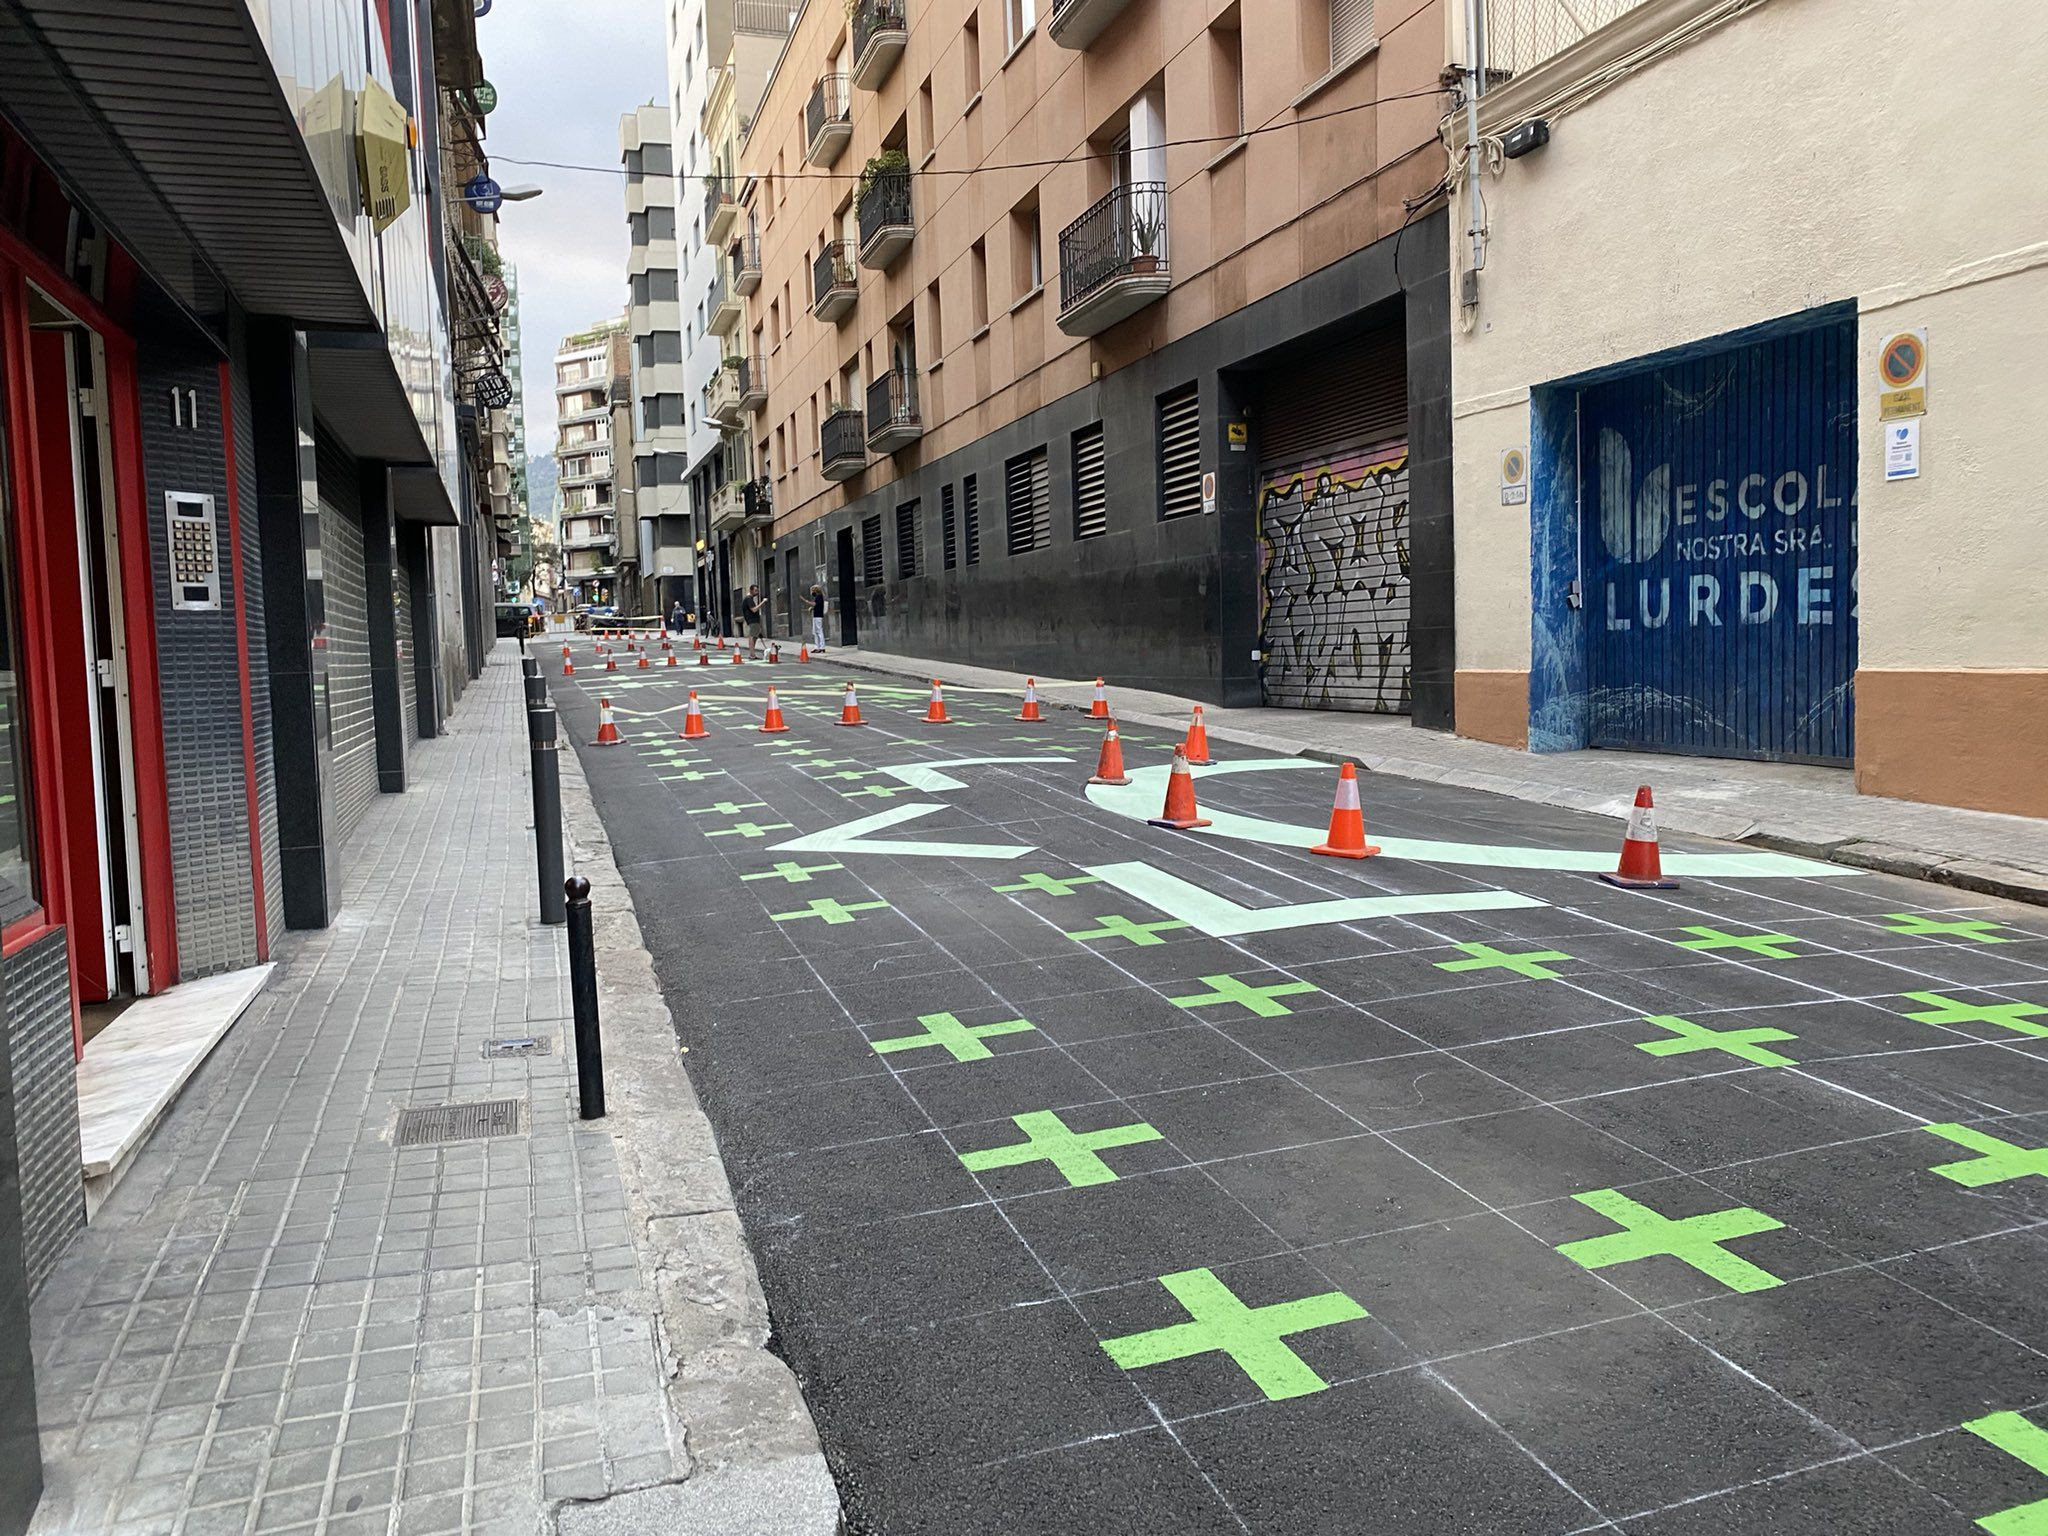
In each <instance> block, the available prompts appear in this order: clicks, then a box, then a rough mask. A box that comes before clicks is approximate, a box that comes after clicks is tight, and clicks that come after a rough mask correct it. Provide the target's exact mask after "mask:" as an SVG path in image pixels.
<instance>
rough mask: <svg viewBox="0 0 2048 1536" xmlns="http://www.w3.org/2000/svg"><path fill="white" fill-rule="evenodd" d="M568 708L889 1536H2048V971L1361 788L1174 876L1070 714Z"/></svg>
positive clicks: (1973, 924) (706, 688)
mask: <svg viewBox="0 0 2048 1536" xmlns="http://www.w3.org/2000/svg"><path fill="white" fill-rule="evenodd" d="M548 654H549V655H550V656H551V657H552V654H553V653H548ZM576 657H577V668H578V675H577V676H576V677H575V679H573V680H565V679H562V678H559V677H557V678H555V680H554V691H555V696H556V698H557V700H558V702H559V703H560V706H561V708H562V711H563V716H564V723H565V731H566V734H567V735H568V736H569V737H570V738H571V739H572V740H573V741H574V742H575V743H576V744H577V746H578V749H579V751H580V752H581V753H582V757H583V763H584V767H585V770H586V773H587V775H588V778H589V780H590V784H591V787H592V790H593V791H594V793H595V795H596V797H597V803H598V806H599V809H600V811H601V812H602V814H603V816H604V819H605V822H606V825H607V827H608V829H609V831H610V834H611V837H612V840H613V844H614V847H615V849H616V850H617V852H618V854H619V857H620V858H621V860H622V863H623V865H624V870H625V874H626V877H627V880H628V882H629V884H630V886H631V889H632V891H633V894H634V900H635V902H636V904H637V906H638V908H639V917H640V922H641V925H642V928H643V930H644V932H645V934H646V937H647V942H648V944H649V945H650V946H651V947H652V949H653V952H654V956H655V962H656V966H657V970H658V973H659V975H660V977H661V980H662V984H663V987H664V989H665V990H666V992H667V994H668V1001H669V1004H670V1006H671V1008H672V1009H673V1011H674V1013H675V1015H676V1018H677V1019H678V1021H679V1025H678V1027H679V1029H680V1031H681V1033H682V1036H683V1041H684V1044H686V1045H687V1046H688V1047H689V1051H690V1054H689V1058H688V1060H689V1066H690V1071H691V1075H692V1077H693V1079H694V1080H695V1082H696V1084H697V1087H698V1090H699V1092H700V1094H701V1095H702V1097H703V1100H704V1103H705V1105H706V1108H707V1109H708V1111H709V1113H710V1115H711V1118H712V1121H713V1123H714V1125H715V1126H716V1128H717V1130H718V1133H719V1137H720V1143H721V1147H722V1150H723V1153H724V1155H725V1158H726V1161H727V1165H728V1167H729V1169H730V1172H731V1176H732V1182H733V1185H734V1188H735V1191H736V1193H737V1197H738V1200H739V1203H740V1210H741V1214H742V1216H743V1218H744V1220H745V1223H746V1226H747V1230H748V1233H749V1235H750V1237H751V1239H752V1241H753V1243H754V1245H755V1250H756V1254H757V1257H758V1260H759V1264H760V1269H761V1276H762V1280H763V1283H764V1285H765V1286H766V1289H767V1294H768V1299H769V1302H770V1304H771V1307H772V1309H773V1314H774V1317H775V1321H776V1328H777V1345H778V1347H779V1349H780V1350H781V1351H782V1353H783V1354H784V1356H785V1358H786V1359H787V1360H788V1361H789V1363H790V1364H791V1366H792V1367H793V1368H794V1369H795V1370H796V1372H797V1374H798V1376H799V1378H800V1379H801V1381H802V1383H803V1386H804V1391H805V1393H806V1396H807V1398H808V1400H809V1401H810V1403H811V1406H812V1409H813V1412H814V1413H815V1415H816V1418H817V1421H818V1425H819V1429H820V1431H821V1433H822V1435H823V1437H824V1440H825V1445H826V1450H827V1453H828V1455H829V1456H830V1458H831V1461H832V1465H833V1468H834V1471H835V1474H836V1475H837V1477H838V1479H839V1482H840V1487H841V1490H842V1494H843V1497H844V1501H845V1507H846V1511H847V1517H848V1521H849V1525H850V1528H851V1529H852V1530H853V1531H855V1532H859V1533H875V1536H885V1533H886V1536H911V1533H933V1536H939V1533H944V1536H969V1533H982V1532H988V1533H1003V1536H1036V1533H1045V1536H1054V1533H1057V1536H1076V1533H1083V1532H1089V1533H1092V1532H1105V1533H1119V1532H1174V1533H1206V1532H1237V1531H1250V1532H1257V1533H1260V1536H1265V1533H1273V1536H1317V1533H1343V1536H1360V1533H1370V1536H1408V1533H1417V1536H1424V1533H1426V1536H1440V1533H1453V1532H1456V1533H1517V1536H1519V1533H1531V1536H1536V1533H1564V1532H1578V1531H1624V1532H1628V1533H1631V1536H1694V1533H1701V1536H1704V1533H1715V1536H1728V1533H1740V1536H1777V1533H1785V1536H1793V1533H1797V1536H1822V1533H1825V1536H1880V1533H1882V1536H1940V1533H1947V1532H1953V1533H1963V1532H1969V1531H1975V1530H1988V1531H1991V1532H1992V1533H1993V1536H2029V1533H2038V1532H2048V1502H2042V1503H2039V1504H2038V1507H2036V1508H2034V1509H2032V1510H2031V1511H2030V1510H2029V1509H2028V1506H2030V1505H2035V1504H2036V1501H2048V1151H2044V1150H2041V1149H2043V1148H2048V936H2044V935H2048V914H2043V913H2041V912H2039V911H2036V910H2033V909H2027V908H2018V907H2010V906H2005V905H2002V904H1999V903H1995V902H1990V901H1988V900H1986V899H1983V898H1975V897H1970V896H1967V895H1963V894H1961V893H1957V892H1953V891H1948V890H1942V889H1938V888H1935V887H1931V886H1924V885H1919V884H1915V883H1911V882H1906V881H1900V880H1894V879H1891V878H1888V877H1884V876H1876V875H1868V874H1858V873H1855V872H1853V871H1849V870H1846V869H1843V868H1841V867H1838V866H1832V865H1820V866H1802V865H1799V864H1797V863H1796V861H1787V860H1783V859H1780V858H1778V857H1777V856H1772V855H1763V856H1756V855H1750V854H1747V853H1743V852H1740V851H1737V850H1730V849H1725V848H1718V847H1707V846H1704V845H1699V844H1688V843H1686V842H1684V841H1682V840H1667V842H1666V844H1665V855H1666V864H1667V869H1671V868H1673V867H1674V866H1676V867H1679V868H1681V869H1682V871H1683V872H1682V873H1681V879H1682V881H1683V884H1682V888H1681V889H1679V890H1676V891H1663V892H1654V893H1637V892H1625V891H1620V890H1616V889H1614V888H1612V887H1610V886H1608V885H1605V884H1602V883H1600V882H1599V881H1597V880H1595V879H1594V878H1592V876H1591V875H1590V874H1589V873H1587V872H1586V871H1585V869H1584V868H1583V867H1564V868H1559V867H1553V866H1557V865H1560V864H1562V865H1566V866H1573V865H1577V866H1584V865H1587V864H1591V865H1595V866H1597V865H1598V864H1600V863H1601V862H1603V861H1606V860H1610V859H1611V857H1612V855H1613V852H1614V850H1615V849H1616V847H1617V846H1618V839H1619V836H1620V827H1619V825H1618V824H1616V823H1609V822H1605V821H1601V820H1597V819H1592V818H1587V817H1583V816H1578V815H1573V814H1568V813H1565V812H1561V811H1555V810H1550V809H1548V808H1545V807H1540V806H1532V805H1529V804H1525V803H1521V802H1516V801H1509V800H1504V799H1497V798H1495V797H1492V796H1489V795H1484V794H1479V793H1475V792H1464V791H1458V790H1454V789H1446V788H1442V787H1438V786H1429V785H1420V784H1415V783H1409V782H1403V781H1400V780H1394V779H1381V778H1375V777H1372V776H1369V775H1368V776H1365V777H1364V779H1363V780H1362V783H1363V787H1364V799H1365V807H1366V819H1367V825H1368V829H1369V831H1370V834H1371V835H1372V837H1373V839H1374V840H1375V841H1376V842H1380V843H1383V844H1385V845H1386V846H1387V849H1388V851H1387V853H1385V854H1383V855H1382V856H1380V857H1379V858H1376V859H1371V860H1366V861H1362V862H1348V861H1339V860H1334V859H1327V858H1319V857H1316V856H1314V855H1312V854H1310V853H1308V852H1306V851H1305V850H1304V848H1303V846H1302V845H1303V844H1305V843H1308V842H1313V841H1315V840H1316V838H1317V836H1318V835H1319V834H1320V833H1321V831H1322V829H1323V826H1324V824H1325V823H1326V821H1327V819H1328V816H1329V806H1330V803H1331V796H1332V791H1333V790H1334V788H1335V777H1336V775H1335V772H1334V770H1332V769H1330V768H1328V767H1327V766H1324V765H1317V764H1307V763H1301V762H1296V761H1292V760H1287V761H1283V762H1273V763H1269V765H1268V766H1266V767H1260V768H1247V767H1246V766H1244V764H1245V763H1246V761H1247V760H1248V757H1247V754H1242V753H1238V752H1236V751H1234V750H1233V749H1231V748H1228V747H1219V748H1218V750H1217V753H1216V755H1217V757H1218V759H1219V766H1218V767H1217V768H1216V769H1212V770H1210V771H1208V772H1207V773H1205V774H1203V775H1201V777H1200V778H1199V782H1198V788H1199V791H1200V795H1201V799H1202V803H1203V809H1204V812H1205V813H1207V814H1211V815H1215V816H1216V819H1217V822H1218V825H1217V826H1216V827H1214V828H1211V829H1209V830H1207V831H1203V832H1194V833H1185V832H1173V831H1166V830H1160V829H1156V828H1153V827H1151V826H1148V825H1147V824H1146V823H1145V821H1144V819H1143V818H1144V817H1145V816H1148V815H1156V814H1158V807H1159V803H1160V801H1161V799H1162V798H1163V796H1162V790H1163V783H1162V780H1163V770H1164V766H1165V764H1166V763H1167V761H1168V759H1169V757H1170V754H1171V746H1172V743H1171V742H1170V741H1169V740H1166V739H1163V738H1162V737H1161V736H1160V735H1159V734H1158V733H1156V732H1140V733H1139V736H1138V737H1137V738H1136V739H1133V738H1131V737H1128V736H1127V737H1125V738H1124V743H1123V745H1124V749H1125V755H1126V759H1127V761H1128V763H1129V765H1130V767H1131V768H1132V770H1133V771H1134V773H1135V774H1136V776H1137V778H1138V780H1139V782H1138V783H1137V784H1136V785H1134V786H1133V787H1132V788H1131V789H1129V790H1126V791H1122V792H1121V793H1112V792H1105V791H1101V790H1098V791H1096V792H1095V796H1096V797H1095V798H1094V799H1091V798H1090V795H1089V792H1088V789H1087V779H1088V776H1089V774H1090V773H1091V772H1092V771H1093V768H1094V763H1095V756H1096V751H1097V747H1098V744H1099V740H1100V734H1101V732H1100V727H1099V725H1097V724H1095V723H1092V722H1090V721H1088V720H1087V719H1085V718H1084V717H1081V716H1078V715H1075V714H1072V713H1065V712H1050V713H1049V717H1048V718H1047V720H1046V721H1044V722H1043V723H1041V724H1036V725H1027V724H1022V723H1019V722H1017V721H1015V720H1014V719H1012V718H1011V717H1012V716H1013V715H1014V714H1015V713H1016V706H1017V701H1016V700H1014V699H1011V698H1007V697H996V696H993V695H982V694H970V693H963V692H961V691H957V690H948V698H947V703H948V706H949V711H950V713H951V715H952V716H953V717H954V723H951V724H947V725H928V724H925V723H923V720H922V716H923V713H924V706H925V698H924V694H923V692H922V691H920V690H916V689H909V688H905V687H903V686H901V685H900V684H899V683H895V682H892V681H890V680H888V679H883V678H878V677H875V676H873V675H872V674H861V673H857V672H855V671H853V670H851V669H848V668H845V667H840V666H837V665H831V666H820V665H812V666H809V667H799V666H796V665H794V664H788V663H786V664H784V665H781V666H776V667H770V666H767V665H763V664H750V665H745V666H732V665H730V664H725V663H723V662H721V665H719V666H718V667H707V668H688V669H678V670H673V671H666V670H659V669H658V670H656V671H653V672H651V673H649V672H639V671H634V670H628V671H623V672H620V673H617V674H611V675H606V674H604V673H602V672H600V671H597V670H595V667H594V665H593V661H592V656H591V646H590V644H589V642H588V641H585V640H580V639H579V641H578V642H577V649H576ZM550 670H551V671H556V670H559V669H558V666H556V665H555V664H554V663H553V662H552V660H551V662H550ZM848 679H852V680H854V681H856V682H858V683H859V684H860V698H861V705H862V708H863V711H864V713H865V715H866V717H867V718H868V720H869V721H870V722H872V723H871V724H870V725H868V726H866V727H864V728H861V729H858V730H855V729H843V728H841V727H839V726H838V725H836V724H835V723H834V722H835V721H836V719H837V716H838V712H839V706H840V690H841V688H842V687H843V685H844V683H845V682H846V681H847V680H848ZM770 682H773V683H775V684H777V685H778V687H779V690H780V696H781V702H782V706H783V709H784V711H785V713H786V715H787V718H788V721H789V725H790V730H789V731H788V733H787V734H782V735H769V734H762V733H760V732H759V731H757V729H756V727H757V726H758V724H759V723H760V719H761V714H762V705H763V697H764V692H765V688H766V685H767V684H768V683H770ZM690 686H695V687H697V688H698V690H699V695H700V698H701V699H702V701H703V703H704V706H705V709H706V713H707V719H708V723H709V729H710V731H711V735H710V736H709V738H708V739H706V740H703V741H698V742H690V743H685V742H681V741H678V740H676V734H677V731H678V729H679V727H680V725H681V721H682V714H683V711H682V701H683V697H684V689H685V688H687V687H690ZM600 693H608V694H609V695H610V696H611V698H612V699H613V701H614V704H615V706H616V708H617V717H618V723H619V725H620V728H621V730H622V732H623V734H624V736H625V738H626V739H625V742H624V744H623V745H621V746H618V747H612V748H597V747H593V746H591V745H590V743H591V741H592V738H593V737H594V735H595V734H596V727H597V710H596V700H597V697H598V695H599V694H600ZM991 758H995V759H1023V760H1022V761H1005V762H988V761H982V762H975V763H961V762H959V761H958V760H960V759H991ZM934 764H946V765H947V766H943V767H937V768H935V767H933V766H932V765H934ZM1141 770H1142V771H1141ZM1219 812H1229V813H1232V814H1231V815H1227V816H1226V815H1220V814H1218V813H1219ZM875 818H879V819H875ZM793 842H794V843H798V844H799V846H796V847H791V846H789V845H790V844H791V843H793ZM803 845H808V846H803ZM1701 854H1704V855H1708V856H1709V857H1708V861H1707V862H1706V863H1705V864H1698V865H1690V866H1688V864H1687V859H1688V856H1689V855H1701ZM1731 854H1733V855H1734V857H1733V859H1732V860H1730V859H1729V858H1728V856H1729V855H1731ZM1573 855H1577V856H1578V857H1577V858H1576V859H1575V858H1574V857H1573ZM1715 856H1719V857H1718V858H1716V857H1715ZM2001 1516H2002V1517H2003V1518H2002V1519H2001V1518H2000V1517H2001ZM2030 1522H2031V1523H2030Z"/></svg>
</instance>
